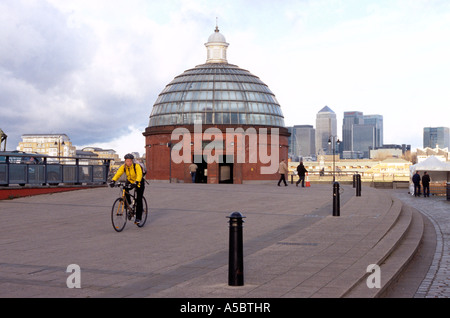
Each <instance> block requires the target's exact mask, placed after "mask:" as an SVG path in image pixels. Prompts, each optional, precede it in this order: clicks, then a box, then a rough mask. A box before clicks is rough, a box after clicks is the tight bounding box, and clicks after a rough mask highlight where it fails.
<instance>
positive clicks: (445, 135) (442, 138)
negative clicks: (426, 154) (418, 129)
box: [423, 127, 450, 148]
mask: <svg viewBox="0 0 450 318" xmlns="http://www.w3.org/2000/svg"><path fill="white" fill-rule="evenodd" d="M427 147H429V148H436V147H439V148H449V147H450V129H449V128H448V127H425V128H424V129H423V148H427Z"/></svg>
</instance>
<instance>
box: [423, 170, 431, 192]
mask: <svg viewBox="0 0 450 318" xmlns="http://www.w3.org/2000/svg"><path fill="white" fill-rule="evenodd" d="M430 181H431V178H430V175H429V174H428V173H427V172H426V171H425V172H424V173H423V177H422V186H423V197H424V198H426V197H430Z"/></svg>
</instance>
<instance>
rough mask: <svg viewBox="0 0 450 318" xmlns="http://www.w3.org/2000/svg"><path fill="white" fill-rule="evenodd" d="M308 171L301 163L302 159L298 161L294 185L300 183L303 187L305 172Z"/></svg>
mask: <svg viewBox="0 0 450 318" xmlns="http://www.w3.org/2000/svg"><path fill="white" fill-rule="evenodd" d="M307 172H308V170H306V168H305V166H304V165H303V161H300V164H299V165H298V166H297V173H298V181H297V182H296V183H295V186H297V187H298V184H299V183H300V182H301V183H302V188H304V187H305V174H306V173H307Z"/></svg>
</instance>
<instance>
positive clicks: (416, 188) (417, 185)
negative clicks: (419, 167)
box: [412, 171, 420, 197]
mask: <svg viewBox="0 0 450 318" xmlns="http://www.w3.org/2000/svg"><path fill="white" fill-rule="evenodd" d="M412 182H413V183H414V196H415V197H420V174H419V171H416V173H415V174H414V175H413V177H412Z"/></svg>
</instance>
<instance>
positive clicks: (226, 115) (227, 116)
mask: <svg viewBox="0 0 450 318" xmlns="http://www.w3.org/2000/svg"><path fill="white" fill-rule="evenodd" d="M223 123H224V124H229V123H230V113H223Z"/></svg>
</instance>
